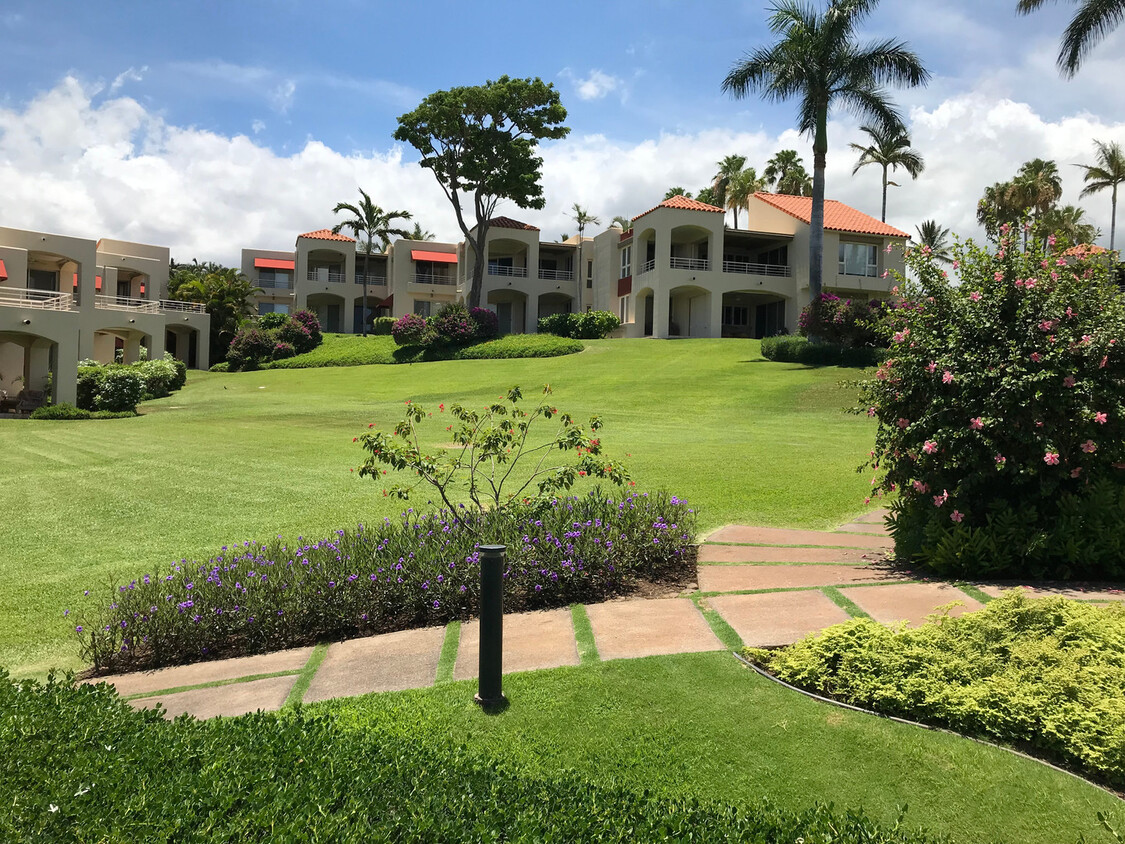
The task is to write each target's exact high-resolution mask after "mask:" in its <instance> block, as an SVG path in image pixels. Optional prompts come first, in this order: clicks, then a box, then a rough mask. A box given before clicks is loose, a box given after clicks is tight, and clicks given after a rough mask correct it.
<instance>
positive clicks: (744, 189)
mask: <svg viewBox="0 0 1125 844" xmlns="http://www.w3.org/2000/svg"><path fill="white" fill-rule="evenodd" d="M765 186H766V183H765V179H759V178H758V174H757V173H756V172H755V171H754V168H753V167H747V168H746V169H745V170H742V171H740V172H738V173H735V174H734V175H733V176H732V177H731V180H730V182H729V183H728V184H727V208H728V209H729V210H731V211H733V212H734V227H735V228H736V229H737V228H738V209H739V208H745V209H746V217H747V225H749V217H750V198H751V197H752V196H753V195H754V194H756V193H757V192H758V191H760V190H762V188H764V187H765Z"/></svg>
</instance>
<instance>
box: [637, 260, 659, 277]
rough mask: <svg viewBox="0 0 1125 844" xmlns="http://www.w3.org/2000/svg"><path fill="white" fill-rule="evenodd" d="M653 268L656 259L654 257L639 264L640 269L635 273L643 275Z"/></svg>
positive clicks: (654, 267)
mask: <svg viewBox="0 0 1125 844" xmlns="http://www.w3.org/2000/svg"><path fill="white" fill-rule="evenodd" d="M655 269H656V259H655V258H654V259H653V260H651V261H645V262H644V263H643V264H641V271H640V272H639V273H637V275H644V274H645V273H650V272H652V271H653V270H655Z"/></svg>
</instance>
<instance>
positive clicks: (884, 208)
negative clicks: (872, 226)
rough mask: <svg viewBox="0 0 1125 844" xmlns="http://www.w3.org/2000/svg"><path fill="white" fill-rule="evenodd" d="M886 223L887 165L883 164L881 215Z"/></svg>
mask: <svg viewBox="0 0 1125 844" xmlns="http://www.w3.org/2000/svg"><path fill="white" fill-rule="evenodd" d="M879 219H880V220H882V221H883V222H884V223H885V222H887V165H886V164H884V165H883V213H882V214H881V215H880V217H879Z"/></svg>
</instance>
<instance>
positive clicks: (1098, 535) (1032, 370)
mask: <svg viewBox="0 0 1125 844" xmlns="http://www.w3.org/2000/svg"><path fill="white" fill-rule="evenodd" d="M998 232H999V234H1000V242H999V250H998V252H997V253H996V254H990V253H989V252H987V251H985V250H983V249H981V248H979V247H977V246H975V245H974V244H972V242H971V241H970V242H969V243H968V244H966V245H965V246H963V247H962V246H958V247H957V248H956V249H955V254H956V255H957V262H956V263H955V265H954V266H955V267H959V269H960V274H961V283H960V284H959V285H957V286H954V285H951V284H950V283H949V282H948V280H947V278H946V276H945V273H944V271H943V270H941V269H939V268H938V266H937V264H936V263H935V262H934V259H933V256H932V255H931V254H930V253H929V251H928V250H926V249H925V248H922V249H917V250H913V251H912V252H910V253H909V254H908V255H907V264H908V266H909V267H910V269H911V270H912V274H913V276H915V277H916V278H917V281H903V282H902V283H901V286H900V287H897V288H896V291H897V292H900V293H901V294H902V295H903V296H904V298H905V303H906V307H903V308H900V309H898V310H897V311H895V312H894V320H895V321H894V324H893V325H890V326H889V327H888V328H887V329H886V330H887V331H889V332H892V336H891V338H890V339H891V341H892V349H891V352H890V354H891V358H889V359H888V360H887V361H886V362H885V363H884V364H883V365H882V366H881V367H880V368H879V370H878V371H877V372H876V377H875V378H874V379H873V380H870V381H867V382H864V384H862V385H861V386H862V402H863V404H862V407H861V408H859V411H860V412H866V413H867V414H868V415H871V416H876V417H877V418H878V420H879V430H878V434H877V436H876V443H875V449H874V452H873V456H872V460H871V461H870V464H869V465H872V466H873V467H874V469H875V478H874V481H875V484H874V486H875V490H876V492H877V493H882V492H892V491H895V492H898V493H899V494H898V496H897V498H896V500H895V501H894V502H893V503H892V504H891V512H892V520H891V522H892V531H893V534H894V538H895V549H896V552H897V554H898V555H899V556H900V557H902V558H904V559H911V560H914V561H916V562H919V563H922V564H925V565H929V566H930V567H931V568H933V569H935V570H937V571H939V572H942V573H955V574H961V575H976V574H980V573H985V572H987V573H988V574H990V575H997V574H1004V575H1006V576H1015V577H1027V576H1033V577H1049V578H1053V577H1062V578H1066V577H1079V576H1081V577H1099V576H1116V575H1118V574H1119V573H1120V571H1121V564H1120V555H1119V552H1118V551H1117V550H1116V549H1117V548H1118V547H1119V540H1117V539H1113V538H1112V537H1113V534H1114V533H1115V532H1116V533H1117V534H1118V535H1120V530H1121V527H1122V526H1123V525H1125V510H1123V508H1122V502H1123V501H1125V496H1123V494H1122V493H1123V487H1125V478H1123V476H1122V471H1121V469H1120V468H1118V466H1119V465H1125V390H1123V389H1122V384H1123V383H1125V303H1123V302H1122V300H1121V298H1120V296H1119V295H1118V293H1117V289H1116V287H1115V286H1114V284H1113V283H1112V280H1111V279H1110V277H1109V272H1108V269H1107V267H1106V266H1105V265H1103V264H1101V263H1098V262H1096V261H1083V260H1070V261H1068V260H1063V259H1055V258H1053V257H1051V256H1050V254H1049V253H1048V252H1046V251H1045V249H1044V247H1046V248H1047V249H1049V248H1050V246H1051V245H1053V244H1051V242H1050V240H1048V242H1047V243H1046V244H1041V243H1039V242H1038V241H1035V240H1033V241H1032V244H1031V246H1030V248H1029V249H1028V250H1027V251H1026V252H1022V251H1021V250H1020V249H1019V244H1018V238H1017V237H1016V236H1015V234H1014V233H1013V232H1012V230H1011V229H1010V228H1009V227H1007V226H1002V227H1001V228H1000V229H999V230H998ZM1095 499H1097V502H1095ZM1084 511H1086V512H1087V513H1088V515H1085V516H1084V515H1083V513H1084ZM993 552H995V556H992V554H993Z"/></svg>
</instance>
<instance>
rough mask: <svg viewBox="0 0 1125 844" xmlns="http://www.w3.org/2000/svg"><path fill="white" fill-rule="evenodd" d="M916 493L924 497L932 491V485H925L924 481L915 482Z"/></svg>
mask: <svg viewBox="0 0 1125 844" xmlns="http://www.w3.org/2000/svg"><path fill="white" fill-rule="evenodd" d="M914 491H915V492H920V493H922V494H923V495H925V494H926V493H927V492H929V491H930V485H929V484H928V483H925V482H924V481H915V482H914Z"/></svg>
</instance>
